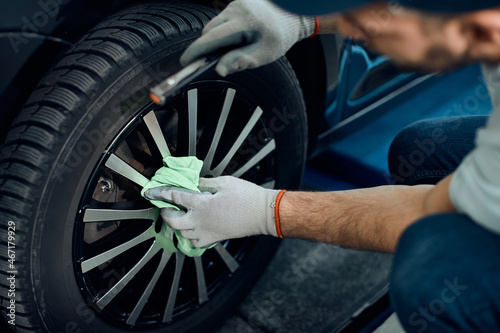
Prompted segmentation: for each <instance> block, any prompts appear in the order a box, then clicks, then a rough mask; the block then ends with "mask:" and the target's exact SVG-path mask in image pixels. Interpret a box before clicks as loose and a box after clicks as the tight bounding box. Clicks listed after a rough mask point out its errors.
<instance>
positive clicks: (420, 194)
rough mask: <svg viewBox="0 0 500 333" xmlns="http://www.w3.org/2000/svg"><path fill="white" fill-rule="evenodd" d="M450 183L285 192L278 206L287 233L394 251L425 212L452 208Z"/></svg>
mask: <svg viewBox="0 0 500 333" xmlns="http://www.w3.org/2000/svg"><path fill="white" fill-rule="evenodd" d="M448 183H449V179H446V180H444V181H443V182H441V183H440V184H438V185H436V186H431V185H418V186H380V187H375V188H369V189H358V190H350V191H338V192H287V193H286V194H285V195H284V196H283V199H282V200H281V204H280V208H279V212H280V220H281V229H282V232H283V235H284V236H285V237H297V238H306V239H312V240H317V241H322V242H327V243H332V244H337V245H340V246H344V247H351V248H357V249H364V250H373V251H383V252H393V251H394V250H395V248H396V245H397V243H398V240H399V238H400V237H401V235H402V233H403V232H404V231H405V230H406V228H408V226H409V225H410V224H412V223H414V222H415V221H417V220H418V219H420V218H422V217H423V216H425V215H429V214H433V213H438V212H446V211H453V206H452V205H451V202H450V201H449V197H448V192H447V188H448Z"/></svg>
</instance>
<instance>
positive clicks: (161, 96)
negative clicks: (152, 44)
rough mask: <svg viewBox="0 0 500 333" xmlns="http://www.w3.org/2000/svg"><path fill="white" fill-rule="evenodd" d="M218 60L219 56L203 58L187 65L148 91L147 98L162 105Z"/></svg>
mask: <svg viewBox="0 0 500 333" xmlns="http://www.w3.org/2000/svg"><path fill="white" fill-rule="evenodd" d="M219 59H220V55H219V56H209V57H204V58H201V59H199V60H196V61H195V62H193V63H191V64H189V65H187V66H186V67H184V68H183V69H181V70H180V71H179V72H177V73H176V74H174V75H172V76H169V77H168V78H166V79H165V80H164V81H163V82H161V83H160V84H158V85H156V86H154V87H153V88H151V89H150V91H149V92H150V93H149V97H150V98H151V100H152V101H153V102H155V103H156V104H158V105H164V104H165V103H166V102H167V97H168V98H170V97H172V96H175V95H176V94H177V93H179V92H180V91H181V90H182V88H184V87H185V86H187V85H188V84H189V83H191V82H193V80H194V79H196V78H197V77H199V76H200V75H201V74H203V73H205V72H206V71H207V70H209V69H210V68H212V67H213V66H215V64H217V62H218V61H219Z"/></svg>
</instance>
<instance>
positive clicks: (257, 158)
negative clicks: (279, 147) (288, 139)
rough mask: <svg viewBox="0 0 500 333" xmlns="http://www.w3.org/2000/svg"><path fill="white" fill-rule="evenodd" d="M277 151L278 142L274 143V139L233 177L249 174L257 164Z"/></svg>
mask: <svg viewBox="0 0 500 333" xmlns="http://www.w3.org/2000/svg"><path fill="white" fill-rule="evenodd" d="M275 149H276V142H275V141H274V139H272V140H271V141H269V142H268V143H267V144H266V145H265V146H264V147H262V149H261V150H260V151H259V152H258V153H257V154H255V155H254V156H253V157H252V158H251V159H250V160H249V161H248V162H246V163H245V164H244V165H243V166H242V167H241V168H239V169H238V170H236V171H235V172H233V174H232V176H234V177H241V176H242V175H243V174H244V173H245V172H247V171H248V170H250V169H251V168H252V167H253V166H255V165H256V164H257V163H259V162H260V161H262V159H264V157H266V156H267V155H269V154H270V153H271V152H272V151H273V150H275Z"/></svg>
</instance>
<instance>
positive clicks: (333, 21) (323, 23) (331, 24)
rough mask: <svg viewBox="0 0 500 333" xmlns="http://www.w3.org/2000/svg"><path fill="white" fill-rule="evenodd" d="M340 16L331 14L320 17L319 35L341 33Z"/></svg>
mask: <svg viewBox="0 0 500 333" xmlns="http://www.w3.org/2000/svg"><path fill="white" fill-rule="evenodd" d="M340 17H341V15H340V14H329V15H321V16H318V20H319V31H318V33H319V34H336V33H339V27H338V21H339V18H340Z"/></svg>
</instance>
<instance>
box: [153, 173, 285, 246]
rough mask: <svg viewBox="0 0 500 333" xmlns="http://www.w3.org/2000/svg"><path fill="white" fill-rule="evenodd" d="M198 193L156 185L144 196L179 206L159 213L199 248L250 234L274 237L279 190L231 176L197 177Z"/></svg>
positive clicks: (275, 234) (275, 233)
mask: <svg viewBox="0 0 500 333" xmlns="http://www.w3.org/2000/svg"><path fill="white" fill-rule="evenodd" d="M199 189H200V191H201V193H198V192H194V191H189V190H186V189H180V188H178V187H157V188H153V189H150V190H148V191H147V192H146V193H145V196H146V197H147V198H148V199H152V200H163V201H166V202H168V203H171V204H174V205H176V206H178V207H179V208H181V210H180V211H178V210H174V209H172V208H163V209H162V210H161V216H162V218H163V220H164V221H165V222H166V223H167V224H168V225H169V226H170V227H171V228H173V229H176V230H179V232H180V234H181V235H182V237H184V238H187V239H189V240H190V241H191V243H192V244H193V245H194V246H195V247H198V248H202V247H207V246H210V245H211V244H213V243H216V242H219V241H221V240H225V239H232V238H241V237H246V236H252V235H261V234H263V235H273V236H277V232H276V226H275V217H274V205H275V201H276V196H277V195H278V193H279V192H280V191H277V190H269V189H265V188H262V187H260V186H257V185H255V184H252V183H250V182H247V181H245V180H242V179H238V178H235V177H231V176H223V177H218V178H200V185H199Z"/></svg>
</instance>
